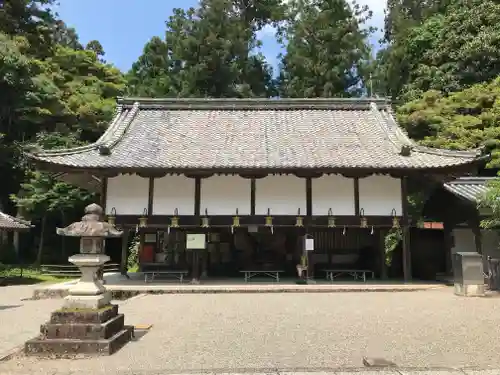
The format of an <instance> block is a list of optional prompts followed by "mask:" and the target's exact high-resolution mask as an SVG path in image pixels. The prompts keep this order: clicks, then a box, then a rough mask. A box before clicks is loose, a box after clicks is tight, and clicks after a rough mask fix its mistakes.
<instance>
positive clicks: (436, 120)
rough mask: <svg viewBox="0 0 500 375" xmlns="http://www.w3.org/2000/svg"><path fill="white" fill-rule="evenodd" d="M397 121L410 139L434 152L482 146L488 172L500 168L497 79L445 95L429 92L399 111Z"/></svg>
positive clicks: (499, 97) (499, 101) (499, 111)
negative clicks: (433, 148) (487, 159)
mask: <svg viewBox="0 0 500 375" xmlns="http://www.w3.org/2000/svg"><path fill="white" fill-rule="evenodd" d="M398 120H399V122H400V124H401V125H402V126H404V127H405V128H406V130H407V131H408V134H409V135H410V137H412V138H414V139H416V140H419V141H420V143H422V144H424V145H426V146H430V147H436V148H446V149H453V150H467V149H471V148H477V147H481V146H484V147H486V149H487V150H488V151H489V152H491V154H492V160H491V161H490V163H489V165H488V166H489V167H491V168H499V167H500V78H497V79H495V80H493V81H492V82H490V83H481V84H477V85H474V86H472V87H470V88H467V89H465V90H463V91H459V92H456V93H453V94H451V95H448V96H446V95H444V94H443V93H441V92H439V91H428V92H426V93H425V94H424V95H423V97H422V98H421V99H417V100H414V101H411V102H408V103H407V104H405V105H403V106H402V107H400V108H399V111H398Z"/></svg>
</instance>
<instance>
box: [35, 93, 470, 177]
mask: <svg viewBox="0 0 500 375" xmlns="http://www.w3.org/2000/svg"><path fill="white" fill-rule="evenodd" d="M118 104H119V105H118V107H117V115H116V117H115V119H114V120H113V121H112V123H111V124H110V126H109V128H108V130H107V131H106V132H105V133H104V135H103V136H102V137H101V138H100V139H99V140H98V141H97V142H96V143H94V144H92V145H89V146H83V147H79V148H75V149H69V150H58V151H49V152H42V153H38V154H33V155H30V156H31V157H32V158H33V159H36V160H38V161H42V162H47V163H50V164H53V165H54V164H57V165H61V166H65V167H74V168H117V169H129V168H158V169H236V168H247V169H258V168H275V169H289V168H292V169H293V168H325V169H335V168H339V169H340V168H380V169H390V168H397V169H400V168H403V169H405V168H422V169H425V168H441V167H448V166H456V165H461V164H467V163H471V162H473V161H474V160H477V157H478V156H479V153H478V151H445V150H438V149H430V148H425V147H421V146H418V145H416V144H415V143H414V142H413V141H411V140H410V139H409V138H408V137H407V135H406V134H405V133H404V132H403V131H402V130H401V129H400V128H399V126H398V125H397V124H396V122H395V121H394V118H393V116H392V113H391V108H390V105H389V103H388V102H387V101H385V100H380V99H278V100H273V99H225V100H224V99H220V100H217V99H161V100H159V99H133V98H132V99H120V100H119V101H118ZM405 145H406V146H410V147H411V148H412V151H411V154H410V156H403V155H401V154H400V153H401V148H402V147H403V146H405ZM103 146H104V147H103ZM100 147H101V150H102V149H103V148H107V149H109V151H110V152H109V154H108V155H104V154H105V152H100V151H99V148H100Z"/></svg>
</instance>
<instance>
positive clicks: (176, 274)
mask: <svg viewBox="0 0 500 375" xmlns="http://www.w3.org/2000/svg"><path fill="white" fill-rule="evenodd" d="M143 274H144V282H145V283H147V282H148V281H149V282H152V281H153V280H154V279H155V276H158V275H163V276H174V277H175V278H176V279H177V280H179V281H180V282H181V283H182V282H183V281H184V276H187V274H188V271H186V270H148V271H143ZM148 276H149V278H148Z"/></svg>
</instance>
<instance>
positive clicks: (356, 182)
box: [354, 177, 360, 216]
mask: <svg viewBox="0 0 500 375" xmlns="http://www.w3.org/2000/svg"><path fill="white" fill-rule="evenodd" d="M359 211H360V207H359V178H358V177H354V215H356V216H359Z"/></svg>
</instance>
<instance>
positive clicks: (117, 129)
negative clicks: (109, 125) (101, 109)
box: [99, 102, 140, 149]
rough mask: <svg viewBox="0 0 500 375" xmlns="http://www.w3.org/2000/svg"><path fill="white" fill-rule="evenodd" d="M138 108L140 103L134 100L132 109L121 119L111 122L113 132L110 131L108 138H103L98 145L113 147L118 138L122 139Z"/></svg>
mask: <svg viewBox="0 0 500 375" xmlns="http://www.w3.org/2000/svg"><path fill="white" fill-rule="evenodd" d="M139 108H140V104H139V103H138V102H135V103H134V105H133V106H132V109H131V110H130V111H129V112H128V113H127V115H126V116H125V118H124V119H123V120H122V121H117V122H116V123H115V124H113V125H114V128H113V132H112V133H110V136H109V137H108V139H103V140H102V141H101V143H100V144H99V146H102V147H105V148H108V149H110V148H112V147H114V146H115V145H116V144H117V143H118V142H119V141H120V139H122V137H123V135H124V134H125V133H126V132H127V129H128V128H129V126H130V124H132V121H133V120H134V118H135V115H136V114H137V112H138V111H139ZM101 138H104V137H101Z"/></svg>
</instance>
